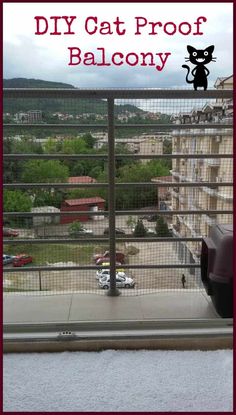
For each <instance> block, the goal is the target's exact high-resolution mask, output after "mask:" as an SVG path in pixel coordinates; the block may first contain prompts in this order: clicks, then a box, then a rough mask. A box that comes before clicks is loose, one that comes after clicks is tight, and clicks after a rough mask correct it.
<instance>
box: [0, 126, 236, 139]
mask: <svg viewBox="0 0 236 415" xmlns="http://www.w3.org/2000/svg"><path fill="white" fill-rule="evenodd" d="M82 127H83V128H100V129H105V128H107V125H106V124H36V123H35V124H34V123H33V124H3V128H21V129H22V128H25V129H31V128H40V129H42V128H47V129H53V128H55V129H57V128H67V129H69V130H73V129H76V130H78V128H82ZM137 127H139V128H148V129H149V128H155V129H159V130H183V129H184V130H187V129H191V130H193V129H194V130H202V129H204V130H205V129H222V130H223V129H232V128H233V126H232V124H221V123H209V124H150V123H149V124H138V123H137V124H115V125H114V128H137ZM207 134H208V133H207ZM209 135H210V132H209ZM212 135H214V133H212ZM174 138H175V137H174Z"/></svg>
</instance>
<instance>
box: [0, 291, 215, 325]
mask: <svg viewBox="0 0 236 415" xmlns="http://www.w3.org/2000/svg"><path fill="white" fill-rule="evenodd" d="M172 318H173V319H189V318H193V319H204V318H206V319H215V318H219V316H218V314H217V313H216V311H215V309H214V307H213V305H212V303H211V300H210V298H209V297H207V295H206V293H205V291H196V292H193V291H191V290H189V291H188V290H185V291H184V292H183V291H179V292H159V293H155V294H146V295H139V296H122V295H121V296H119V297H107V296H105V295H97V294H58V295H55V294H54V295H45V296H43V295H35V294H34V295H29V294H27V295H24V294H22V293H21V294H14V295H13V294H4V301H3V320H4V323H39V322H75V321H127V320H139V321H142V320H143V321H145V320H152V319H172Z"/></svg>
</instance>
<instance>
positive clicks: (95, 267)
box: [6, 263, 200, 277]
mask: <svg viewBox="0 0 236 415" xmlns="http://www.w3.org/2000/svg"><path fill="white" fill-rule="evenodd" d="M119 267H122V268H124V269H172V268H175V269H176V268H178V269H182V268H200V264H196V263H195V264H186V263H185V264H159V265H158V264H156V265H150V264H142V265H133V264H130V265H129V264H122V266H121V265H119ZM102 268H104V265H103V266H98V265H80V266H76V265H75V266H72V265H65V266H64V267H62V266H58V267H56V266H51V267H49V266H43V265H40V266H35V267H28V266H27V267H26V268H21V267H19V268H18V267H17V268H14V267H12V268H7V269H6V271H7V272H11V273H14V272H23V273H24V272H34V271H42V272H43V271H76V270H77V271H89V270H98V269H102ZM77 277H79V276H77Z"/></svg>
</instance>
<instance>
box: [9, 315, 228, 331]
mask: <svg viewBox="0 0 236 415" xmlns="http://www.w3.org/2000/svg"><path fill="white" fill-rule="evenodd" d="M131 323H132V324H131ZM140 326H142V327H143V328H144V329H149V330H151V329H153V330H154V329H165V328H168V329H177V328H182V329H187V328H198V329H200V328H203V329H210V328H227V327H233V319H232V318H222V319H220V318H218V319H212V318H211V319H208V318H204V319H201V318H199V319H198V318H196V319H182V318H181V319H168V318H166V319H160V320H156V319H155V320H145V321H143V320H141V321H140V320H136V319H135V320H132V321H127V320H122V321H76V322H75V321H68V322H67V324H66V327H67V330H71V331H79V332H84V331H85V330H86V331H88V332H89V331H93V330H101V331H104V330H109V331H113V330H118V331H120V330H129V331H130V330H132V329H133V330H138V329H140ZM45 329H46V330H47V331H48V332H51V333H52V332H61V331H64V330H65V322H63V321H58V322H47V323H45V322H44V323H22V324H21V323H6V324H4V327H3V332H4V334H17V333H25V334H26V333H32V332H35V331H37V332H38V333H44V332H45Z"/></svg>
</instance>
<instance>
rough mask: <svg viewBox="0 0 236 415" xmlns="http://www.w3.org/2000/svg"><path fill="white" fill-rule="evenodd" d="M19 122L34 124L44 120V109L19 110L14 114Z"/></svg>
mask: <svg viewBox="0 0 236 415" xmlns="http://www.w3.org/2000/svg"><path fill="white" fill-rule="evenodd" d="M14 118H15V121H16V122H17V123H22V124H33V123H38V122H42V111H40V110H30V111H27V112H22V111H20V112H17V113H16V114H15V116H14Z"/></svg>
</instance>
